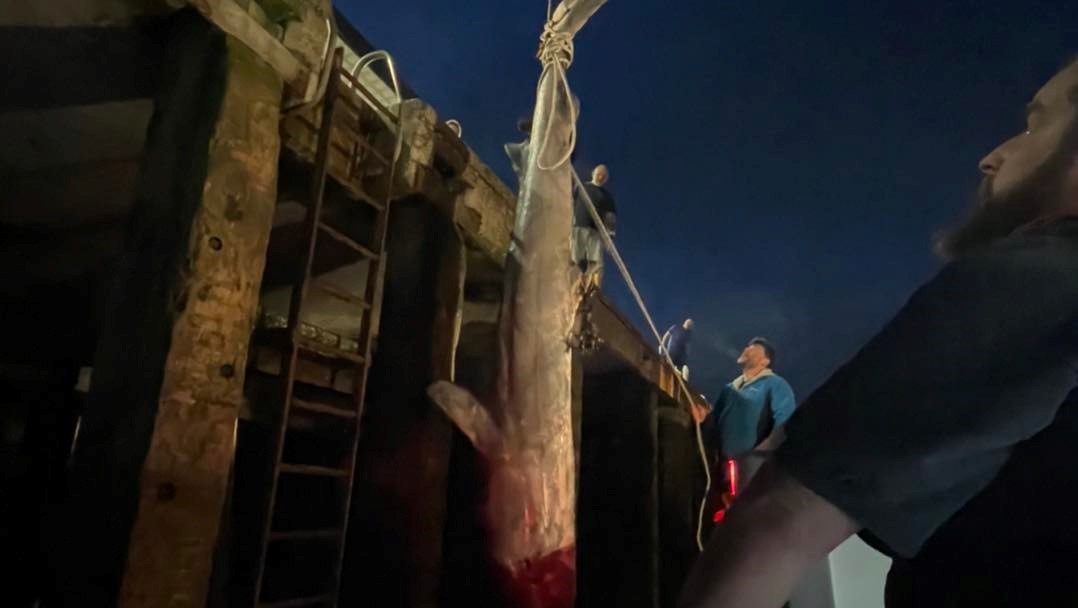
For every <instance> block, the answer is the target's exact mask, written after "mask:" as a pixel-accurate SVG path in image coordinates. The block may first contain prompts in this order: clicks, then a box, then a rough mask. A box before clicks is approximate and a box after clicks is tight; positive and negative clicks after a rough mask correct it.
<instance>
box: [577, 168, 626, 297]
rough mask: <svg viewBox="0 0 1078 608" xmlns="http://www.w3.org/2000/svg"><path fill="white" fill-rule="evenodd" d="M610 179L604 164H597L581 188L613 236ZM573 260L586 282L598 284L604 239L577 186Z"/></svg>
mask: <svg viewBox="0 0 1078 608" xmlns="http://www.w3.org/2000/svg"><path fill="white" fill-rule="evenodd" d="M609 179H610V172H609V171H608V170H607V168H606V165H598V166H597V167H595V169H593V170H592V172H591V181H590V182H588V183H586V184H584V188H583V190H584V191H586V192H587V196H588V197H589V198H590V199H591V203H592V205H595V211H596V212H597V213H598V214H599V217H600V218H601V219H602V220H603V225H605V226H606V230H607V232H609V233H610V236H611V237H613V236H614V227H615V222H616V220H617V209H616V207H615V205H614V197H613V196H612V195H611V194H610V191H609V190H607V189H606V188H605V186H606V183H607V181H608V180H609ZM573 263H575V264H576V265H577V266H579V267H580V271H581V272H582V273H584V277H585V284H588V283H590V284H593V285H595V286H596V287H598V286H599V282H600V281H601V280H602V270H603V242H602V239H601V238H600V237H599V227H598V226H596V225H595V222H593V221H592V218H591V214H590V213H588V206H587V202H586V201H585V200H584V194H583V192H581V190H580V189H577V190H576V191H575V192H574V194H573Z"/></svg>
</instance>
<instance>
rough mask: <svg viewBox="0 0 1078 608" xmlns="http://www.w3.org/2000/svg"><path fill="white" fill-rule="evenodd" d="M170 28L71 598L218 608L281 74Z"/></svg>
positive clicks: (86, 464)
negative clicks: (214, 592) (225, 515)
mask: <svg viewBox="0 0 1078 608" xmlns="http://www.w3.org/2000/svg"><path fill="white" fill-rule="evenodd" d="M226 38H227V37H226V36H224V35H222V34H221V33H220V31H218V30H217V29H216V28H214V27H212V26H211V25H210V24H209V23H207V22H206V21H205V20H204V19H202V18H201V17H200V16H199V15H198V14H197V13H194V12H193V11H182V12H181V13H179V14H177V15H175V16H174V17H172V18H171V23H170V25H169V27H168V34H167V38H166V52H165V59H164V62H163V65H162V69H161V76H162V84H161V87H160V89H159V91H158V93H157V97H156V105H155V107H156V110H155V114H154V117H153V119H152V121H151V126H150V129H149V134H148V137H147V142H148V143H147V146H146V151H145V156H144V159H143V162H142V167H141V172H140V178H139V188H138V196H137V199H136V204H135V206H134V208H133V217H132V221H131V225H130V229H129V231H128V238H127V241H126V243H125V248H124V253H123V254H122V257H121V262H120V263H119V264H118V265H117V268H116V270H115V272H114V276H113V285H112V289H111V298H110V299H111V304H110V306H109V309H108V311H107V314H106V321H105V328H104V331H102V333H101V339H100V341H99V343H98V349H97V355H96V357H95V361H94V378H93V384H92V387H91V390H90V393H89V395H88V399H87V407H86V414H85V416H84V419H83V424H82V428H81V432H80V439H79V444H78V446H77V448H76V450H75V455H74V459H73V460H74V464H73V468H72V480H73V483H72V495H73V496H72V500H71V504H70V509H69V511H68V520H67V522H66V524H67V525H66V528H65V536H66V538H65V541H66V544H67V546H68V547H69V548H70V550H71V551H70V554H69V555H68V556H67V559H65V560H64V563H63V567H62V568H61V569H60V577H61V579H60V580H58V581H56V585H55V588H56V589H58V590H59V592H60V593H61V594H62V596H63V597H62V598H61V602H60V604H61V605H79V606H112V605H118V606H122V607H124V608H128V607H141V606H146V607H150V606H176V607H180V606H202V605H203V604H204V602H205V598H206V595H207V589H208V583H209V577H210V572H211V566H212V558H213V553H214V548H215V545H216V542H217V534H218V529H219V524H220V521H221V518H222V508H223V505H224V502H225V496H226V488H227V484H228V479H229V471H230V467H231V464H232V459H233V452H234V441H235V425H236V418H237V412H238V410H239V406H240V401H241V395H242V388H243V373H242V372H243V369H244V367H245V360H246V357H247V343H248V336H249V332H250V328H251V326H252V323H253V321H254V315H255V309H256V306H257V300H258V286H259V281H260V279H261V275H262V269H263V263H264V256H265V249H266V242H267V239H268V236H269V232H270V226H271V222H272V216H273V208H274V203H275V197H276V192H275V189H276V169H277V155H278V149H279V146H278V141H279V140H278V129H277V128H278V114H279V103H280V96H281V86H282V85H281V81H280V78H279V77H278V76H277V74H276V73H275V72H274V71H273V70H272V69H271V68H270V67H269V66H267V65H265V64H264V63H262V62H261V61H260V60H259V59H258V57H257V56H256V55H255V54H254V53H252V52H251V51H250V50H249V49H247V48H246V47H244V46H243V45H240V44H237V43H235V42H232V41H229V40H227V39H226Z"/></svg>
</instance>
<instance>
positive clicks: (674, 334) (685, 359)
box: [659, 319, 693, 380]
mask: <svg viewBox="0 0 1078 608" xmlns="http://www.w3.org/2000/svg"><path fill="white" fill-rule="evenodd" d="M692 329H693V322H692V319H685V320H684V321H683V322H682V323H681V324H680V325H671V326H670V329H667V330H666V333H665V334H663V339H662V342H661V343H660V344H659V352H663V353H666V354H668V355H670V362H671V363H673V364H674V368H675V369H677V371H679V372H681V377H682V378H684V379H686V380H688V379H689V345H690V343H691V342H692Z"/></svg>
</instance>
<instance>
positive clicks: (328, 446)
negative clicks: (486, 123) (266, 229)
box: [254, 48, 402, 608]
mask: <svg viewBox="0 0 1078 608" xmlns="http://www.w3.org/2000/svg"><path fill="white" fill-rule="evenodd" d="M379 60H381V61H385V62H386V63H387V64H388V68H389V73H390V75H391V80H392V85H393V87H394V93H395V94H396V96H397V100H396V101H397V104H396V107H397V111H396V113H395V115H394V114H393V113H391V112H390V111H389V110H388V109H387V108H385V107H384V106H383V105H382V104H380V103H379V102H378V101H377V100H376V98H375V96H374V95H373V94H371V93H370V92H369V91H367V90H366V89H365V88H364V87H363V85H362V84H361V82H360V80H359V79H358V77H357V76H356V74H358V73H360V72H361V71H362V70H363V69H364V68H366V67H368V66H369V65H370V64H372V63H373V62H375V61H379ZM342 64H343V51H342V49H340V48H338V49H337V50H336V52H335V53H334V55H333V63H332V67H331V72H330V74H329V83H328V85H327V87H326V91H325V96H324V98H323V100H322V104H321V110H322V112H321V120H320V124H319V125H318V127H317V129H316V131H317V144H316V147H315V155H314V162H313V165H312V166H311V167H310V183H309V190H308V191H307V192H306V194H305V195H304V196H305V198H306V200H304V201H302V202H303V203H304V204H305V206H306V209H307V211H306V217H305V221H304V227H303V230H304V244H305V245H306V248H305V250H303V251H302V257H301V259H300V260H299V264H298V269H297V272H296V275H297V276H296V278H295V280H294V282H293V283H292V284H291V287H292V293H291V303H290V307H289V311H288V320H287V325H286V326H285V327H279V328H270V329H266V328H263V329H260V330H258V331H256V333H255V341H256V342H257V343H259V344H270V345H272V346H273V347H274V348H276V349H278V350H279V352H280V353H281V360H280V375H279V379H280V381H281V384H280V386H281V398H280V403H281V404H282V407H281V413H280V416H281V418H280V421H279V424H278V426H277V429H276V433H277V437H276V444H275V446H274V454H273V467H272V481H271V483H270V492H269V497H268V505H267V508H266V510H265V514H266V515H265V525H264V530H263V534H262V538H261V547H260V549H261V550H260V552H259V554H258V562H257V578H256V579H255V587H254V600H255V605H256V606H260V607H267V608H269V607H274V608H285V607H301V606H335V605H336V603H337V596H338V593H339V590H340V582H341V567H342V562H343V559H344V549H345V537H346V533H347V529H348V516H349V511H350V509H351V496H352V483H353V477H354V472H355V462H356V452H357V448H358V443H359V432H360V420H361V418H362V414H363V405H364V398H365V394H366V388H367V375H368V372H369V370H370V362H371V352H372V345H373V342H374V339H375V336H376V334H377V327H376V325H377V323H378V319H379V308H380V306H381V285H382V277H383V274H384V272H385V262H386V259H385V258H386V254H385V253H386V249H385V241H386V235H387V232H388V228H389V208H390V199H391V194H392V185H393V178H394V170H395V168H396V167H395V165H396V162H397V159H398V158H399V156H400V150H401V144H402V141H401V137H402V135H401V128H400V108H401V103H400V101H401V100H400V86H399V83H398V81H397V78H396V70H395V67H394V65H393V61H392V58H391V57H389V55H387V54H385V53H384V52H381V51H376V52H375V53H371V54H370V55H367V56H365V57H363V58H361V59H360V62H359V63H358V64H357V65H356V66H355V67H354V68H353V70H352V71H351V72H349V71H347V70H345V69H344V68H343V65H342ZM342 106H348V107H350V108H351V110H353V111H354V112H356V113H357V115H358V116H362V113H363V112H364V111H367V112H370V111H372V110H373V111H374V113H375V114H377V115H378V117H379V118H380V119H381V120H382V121H384V122H386V125H387V126H388V127H390V128H391V130H392V131H393V132H394V135H395V137H396V143H395V147H394V151H393V155H392V157H389V155H387V154H382V153H379V152H378V150H376V149H375V147H374V146H373V145H370V143H369V142H367V141H366V140H365V138H364V134H363V133H361V132H360V131H359V130H356V131H355V139H354V142H355V144H354V145H353V146H352V147H351V148H350V149H349V148H348V147H346V146H342V145H341V144H340V142H339V141H338V139H339V138H334V137H333V135H334V131H335V130H337V131H340V130H341V129H347V128H354V127H350V126H347V125H342V124H341V122H342V121H340V120H337V121H335V120H334V119H335V116H336V115H337V114H338V112H339V111H340V109H341V107H342ZM311 126H313V125H311ZM334 150H335V153H339V154H343V155H345V156H346V157H347V158H348V172H349V174H350V175H349V177H350V178H351V177H360V178H362V175H363V169H362V166H361V165H367V166H370V165H371V164H373V165H375V166H379V167H380V170H381V171H382V173H381V175H382V176H383V177H385V178H386V181H385V184H384V188H383V189H384V195H383V196H380V197H376V196H371V195H370V194H368V193H367V192H366V191H364V190H363V189H362V188H359V187H356V186H355V184H354V183H351V184H349V185H348V186H346V187H345V188H343V189H342V190H343V191H344V192H346V193H347V198H348V201H349V204H350V203H351V202H355V204H359V205H368V206H370V207H372V208H373V209H374V210H375V211H374V212H375V218H374V221H373V226H372V229H371V234H370V235H369V237H368V239H369V240H368V242H367V244H363V243H361V242H360V241H361V239H358V238H354V237H353V236H352V235H350V234H347V233H346V230H344V229H342V228H339V227H335V226H331V225H330V223H329V222H328V220H327V219H326V218H325V217H324V213H323V211H324V202H325V201H324V198H325V195H326V184H327V178H329V157H330V154H331V153H334V152H333V151H334ZM358 181H359V183H362V179H359V180H358ZM335 184H336V182H335ZM323 239H328V240H329V241H331V245H332V246H333V247H335V248H337V250H347V251H350V252H351V253H350V254H349V255H350V256H352V258H355V259H358V260H363V259H365V260H368V261H369V262H368V269H367V276H366V281H365V284H364V285H363V286H362V293H361V294H354V293H352V292H351V291H349V290H347V289H345V288H344V287H341V286H339V285H335V284H333V283H329V282H327V281H325V280H323V279H320V278H318V277H316V276H314V275H313V272H312V271H313V270H314V267H315V258H316V255H317V254H318V252H319V243H321V242H323ZM350 259H351V258H350ZM315 291H317V292H321V295H322V296H323V297H324V298H330V299H334V300H335V301H342V302H344V303H345V305H346V306H348V307H349V309H350V310H352V309H354V310H356V311H357V312H358V315H359V319H360V325H359V335H358V339H357V340H355V341H354V343H353V345H352V347H351V348H346V347H345V346H344V344H343V343H339V344H337V345H334V344H327V343H326V342H325V341H324V340H319V339H318V336H316V335H311V333H310V331H305V330H309V329H310V328H311V327H310V326H308V325H306V324H305V323H304V322H303V321H302V320H301V319H302V317H303V313H304V310H305V306H307V305H308V304H309V298H310V296H311V294H312V293H313V292H315ZM301 363H302V364H313V365H317V366H320V367H323V368H327V369H330V370H334V371H333V372H332V374H333V375H332V376H331V377H333V378H336V374H338V373H340V372H342V371H343V372H345V373H347V374H352V376H351V377H350V378H351V393H350V394H343V393H335V392H334V391H333V390H332V389H327V388H325V387H316V386H312V385H310V384H307V383H304V382H302V381H300V380H299V379H297V368H298V366H299V365H301ZM311 420H315V421H316V422H317V423H318V424H321V425H324V426H322V427H319V428H328V429H329V430H330V434H331V435H332V437H333V438H334V439H333V441H326V442H325V445H319V441H317V440H316V441H312V440H311V435H310V433H309V431H310V430H311V428H312V423H311V422H310V421H311ZM304 432H308V435H304ZM297 446H299V447H300V448H304V449H306V450H307V451H306V452H302V453H304V454H305V458H304V460H305V461H301V462H296V461H295V460H297V458H296V454H297V453H301V452H300V451H298V450H297V449H295V448H296V447H297ZM311 454H316V455H317V456H316V457H311V456H310V455H311Z"/></svg>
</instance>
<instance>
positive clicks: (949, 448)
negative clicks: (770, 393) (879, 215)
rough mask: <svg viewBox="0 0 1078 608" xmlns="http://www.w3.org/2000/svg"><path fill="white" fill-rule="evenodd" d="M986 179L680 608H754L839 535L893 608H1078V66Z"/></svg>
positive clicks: (801, 421)
mask: <svg viewBox="0 0 1078 608" xmlns="http://www.w3.org/2000/svg"><path fill="white" fill-rule="evenodd" d="M1027 109H1028V118H1027V128H1026V130H1025V132H1024V133H1022V134H1020V135H1018V136H1016V137H1014V138H1012V139H1010V140H1008V141H1006V142H1004V143H1003V144H1001V145H1000V146H999V147H998V148H996V149H995V150H993V151H992V152H991V153H990V154H989V155H988V156H987V157H985V158H984V160H982V161H981V164H980V169H981V171H982V172H983V173H984V176H985V177H984V182H983V184H982V187H981V189H980V197H979V198H980V200H979V202H978V205H977V206H976V207H975V210H974V211H973V212H972V214H971V215H970V216H969V218H968V219H967V221H966V222H965V223H964V224H963V225H962V226H961V227H959V228H957V229H956V230H953V231H951V232H950V233H949V234H947V235H945V236H944V237H943V238H942V239H941V240H940V242H939V250H940V251H941V253H943V254H944V255H945V257H946V258H947V259H948V263H947V264H946V266H945V267H944V268H943V269H942V270H941V271H940V273H939V274H938V275H937V276H936V277H935V278H933V279H932V280H930V281H929V282H928V283H927V284H925V285H924V286H922V287H921V288H920V289H919V290H917V292H916V293H915V294H914V295H913V296H912V298H911V299H910V300H909V302H908V303H907V304H906V305H905V306H904V307H903V308H902V310H901V311H899V313H898V314H897V315H896V316H895V318H894V319H893V320H892V321H891V322H890V323H889V324H888V325H887V326H885V327H884V329H883V330H882V331H881V332H880V333H879V334H878V335H876V336H875V337H874V338H873V339H872V340H871V341H869V342H868V344H867V345H865V346H864V348H863V349H862V350H861V351H860V352H859V353H858V354H857V355H856V356H855V357H854V358H853V359H852V360H851V361H849V362H848V363H847V364H846V365H844V366H843V367H842V368H840V369H839V370H838V371H837V372H836V373H835V374H834V375H833V376H832V377H831V378H830V379H829V380H828V381H827V382H826V383H825V384H824V385H823V386H822V387H821V388H820V389H819V390H817V391H816V392H815V393H814V394H813V395H812V396H810V397H809V398H808V399H807V400H806V401H805V402H804V403H803V404H802V405H801V407H800V408H799V409H798V410H797V413H795V414H794V415H793V417H792V418H791V419H790V421H789V422H788V424H787V426H786V436H787V438H786V442H785V443H784V444H783V445H782V446H781V447H780V448H779V449H778V451H777V453H776V456H775V459H774V461H773V462H770V463H768V464H767V465H765V466H764V468H763V469H762V470H761V471H760V473H759V474H758V475H757V477H756V479H755V480H754V481H753V483H752V484H751V485H750V486H749V487H748V489H747V490H746V492H745V493H744V494H743V495H742V496H741V497H740V499H739V501H738V502H736V503H735V504H734V506H733V508H732V509H731V511H730V513H729V515H728V516H727V518H726V521H724V522H723V524H721V525H720V526H719V528H718V529H717V530H716V533H715V534H714V535H713V538H712V540H711V542H710V543H709V546H708V547H707V550H706V551H705V553H704V554H703V556H702V557H701V559H700V560H699V562H698V563H697V565H696V568H695V570H694V572H693V574H692V575H691V576H690V580H689V582H688V584H687V585H686V587H685V590H684V592H683V596H682V602H681V606H683V607H684V608H704V607H716V608H718V607H721V608H747V607H753V608H767V607H769V606H779V605H781V604H782V603H783V601H784V600H785V599H786V598H787V597H788V595H789V593H790V590H791V589H792V588H793V587H794V585H795V584H796V583H797V582H798V579H799V578H800V576H801V575H802V573H803V572H804V571H805V569H806V568H807V567H808V566H809V565H810V564H812V563H813V562H814V561H815V560H818V559H821V558H823V557H824V556H826V555H827V554H828V553H829V552H830V551H831V550H832V549H833V548H835V547H836V546H837V545H838V544H839V543H841V542H843V541H844V540H845V539H846V538H847V537H849V536H850V535H852V534H855V533H860V534H861V536H862V538H864V539H865V540H866V541H867V542H869V544H871V545H873V546H874V547H876V548H877V549H879V550H881V551H883V552H885V553H886V554H888V555H890V556H891V557H893V558H894V563H893V566H892V568H891V572H890V574H889V576H888V582H887V590H886V593H885V596H886V604H887V606H888V607H889V608H904V607H913V606H916V607H918V608H931V607H934V606H941V607H942V606H947V607H963V606H978V607H980V606H1022V607H1027V606H1029V607H1032V606H1078V585H1075V584H1074V581H1072V580H1071V576H1073V571H1074V564H1075V563H1076V561H1078V516H1076V515H1075V506H1074V505H1075V500H1076V499H1078V390H1076V387H1078V373H1076V372H1078V63H1072V64H1071V65H1070V66H1068V67H1067V68H1065V69H1063V71H1061V72H1060V73H1058V74H1056V75H1055V76H1054V77H1053V78H1052V79H1051V80H1050V81H1048V83H1047V84H1045V85H1044V86H1043V87H1042V88H1041V89H1040V91H1038V92H1037V94H1036V96H1035V97H1034V98H1033V101H1032V103H1030V104H1029V106H1028V108H1027Z"/></svg>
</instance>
